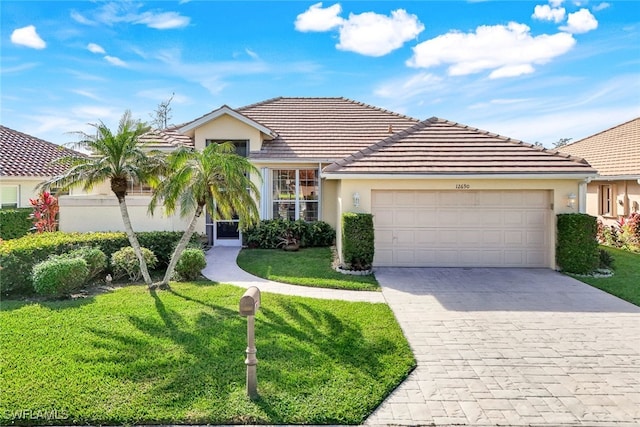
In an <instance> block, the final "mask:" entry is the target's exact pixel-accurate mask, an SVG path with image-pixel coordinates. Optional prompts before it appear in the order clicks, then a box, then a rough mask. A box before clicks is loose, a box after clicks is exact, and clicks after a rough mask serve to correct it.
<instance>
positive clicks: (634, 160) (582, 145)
mask: <svg viewBox="0 0 640 427" xmlns="http://www.w3.org/2000/svg"><path fill="white" fill-rule="evenodd" d="M559 150H560V151H562V152H563V153H568V154H572V155H576V156H580V157H584V158H585V159H587V161H588V162H589V163H590V164H591V165H592V166H593V167H594V168H595V169H596V170H597V171H598V173H599V174H600V175H603V176H607V175H609V176H614V175H640V117H638V118H635V119H633V120H630V121H628V122H625V123H622V124H620V125H617V126H614V127H612V128H610V129H607V130H605V131H602V132H599V133H597V134H595V135H592V136H589V137H587V138H584V139H581V140H580V141H576V142H574V143H571V144H569V145H565V146H564V147H561V148H559Z"/></svg>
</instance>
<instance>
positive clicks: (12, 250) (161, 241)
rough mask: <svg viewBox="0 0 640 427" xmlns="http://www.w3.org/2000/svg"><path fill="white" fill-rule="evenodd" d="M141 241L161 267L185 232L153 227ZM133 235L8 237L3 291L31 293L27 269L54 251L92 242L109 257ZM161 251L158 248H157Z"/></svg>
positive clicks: (1, 259)
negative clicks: (128, 236) (9, 238)
mask: <svg viewBox="0 0 640 427" xmlns="http://www.w3.org/2000/svg"><path fill="white" fill-rule="evenodd" d="M137 236H138V239H139V241H140V244H141V245H142V246H144V247H146V248H149V249H150V250H151V251H153V252H154V253H158V254H159V255H158V261H159V264H158V267H165V266H166V265H168V264H169V259H170V258H171V252H172V251H173V248H174V247H175V245H176V244H177V242H178V240H180V237H182V232H179V231H153V232H142V233H137ZM191 242H192V244H194V245H198V247H199V245H200V236H198V235H194V236H193V237H192V238H191ZM129 245H130V243H129V239H128V238H127V235H126V234H125V233H123V232H108V233H104V232H99V233H64V232H61V231H58V232H54V233H39V234H28V235H26V236H23V237H21V238H19V239H13V240H7V241H4V242H2V244H0V267H2V269H0V293H2V294H8V293H10V294H21V295H29V294H31V293H33V285H32V280H31V276H30V275H29V274H24V273H23V272H25V271H27V272H29V271H31V270H32V269H33V266H34V265H35V264H37V263H39V262H41V261H44V260H46V259H47V258H48V257H49V256H50V255H61V254H64V253H66V252H70V251H72V250H74V249H78V248H80V247H82V246H91V247H96V248H98V249H100V250H101V251H102V252H104V253H105V255H106V256H107V259H110V258H111V254H113V253H114V252H116V251H118V250H119V249H121V248H123V247H125V246H129ZM156 251H157V252H156Z"/></svg>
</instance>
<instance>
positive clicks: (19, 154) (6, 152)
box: [0, 125, 84, 177]
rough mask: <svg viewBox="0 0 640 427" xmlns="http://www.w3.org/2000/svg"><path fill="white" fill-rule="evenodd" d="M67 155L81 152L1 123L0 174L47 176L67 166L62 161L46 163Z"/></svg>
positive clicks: (62, 170)
mask: <svg viewBox="0 0 640 427" xmlns="http://www.w3.org/2000/svg"><path fill="white" fill-rule="evenodd" d="M69 155H72V156H83V155H84V154H82V153H79V152H77V151H74V150H70V149H68V148H64V147H62V146H60V145H57V144H54V143H52V142H48V141H45V140H42V139H40V138H36V137H34V136H31V135H27V134H26V133H22V132H18V131H16V130H13V129H10V128H8V127H6V126H2V125H0V176H34V177H48V176H53V175H57V174H61V173H63V172H64V171H65V170H66V169H67V167H66V166H65V165H50V164H49V163H50V162H51V161H52V160H54V159H57V158H59V157H63V156H69Z"/></svg>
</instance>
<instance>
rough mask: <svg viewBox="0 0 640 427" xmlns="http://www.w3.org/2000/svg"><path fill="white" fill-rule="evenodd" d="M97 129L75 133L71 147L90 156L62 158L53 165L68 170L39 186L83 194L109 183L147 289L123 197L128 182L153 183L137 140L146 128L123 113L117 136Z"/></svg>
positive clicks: (148, 278)
mask: <svg viewBox="0 0 640 427" xmlns="http://www.w3.org/2000/svg"><path fill="white" fill-rule="evenodd" d="M91 126H93V127H94V128H95V129H96V133H95V135H89V134H87V133H85V132H81V131H80V132H74V133H75V134H77V135H79V136H80V141H78V142H77V143H75V144H73V145H74V148H76V149H83V150H86V151H89V152H90V153H91V155H90V156H87V157H72V156H65V157H61V158H60V159H58V160H57V161H56V162H57V163H58V162H59V163H63V164H68V165H69V166H70V167H69V169H67V171H66V172H65V173H64V174H62V175H58V176H55V177H53V178H51V179H50V180H48V181H46V182H44V183H42V184H41V185H40V186H41V187H42V188H44V189H49V188H53V187H55V188H59V189H62V190H68V189H69V188H71V187H75V186H82V189H83V190H84V191H89V190H91V189H92V188H93V187H94V186H95V185H96V184H100V183H103V182H105V181H107V180H108V181H109V182H110V184H111V191H113V193H114V194H115V195H116V197H117V198H118V205H119V206H120V213H121V215H122V220H123V222H124V229H125V231H126V233H127V237H128V238H129V243H130V244H131V246H132V247H133V249H134V251H135V253H136V256H137V257H138V261H139V262H140V271H141V272H142V277H143V278H144V281H145V283H146V284H147V286H149V287H151V286H152V281H151V276H149V269H148V268H147V263H146V262H145V260H144V257H143V256H142V251H141V249H140V243H139V242H138V238H137V237H136V234H135V232H134V231H133V227H132V225H131V219H130V218H129V211H128V210H127V204H126V201H125V197H126V195H127V188H128V182H129V181H130V180H137V181H139V182H151V181H154V174H153V172H154V171H153V167H152V163H153V162H152V161H150V159H152V158H153V156H150V155H149V153H145V152H144V151H143V150H142V146H141V145H140V144H139V143H138V137H139V136H140V135H142V134H144V133H145V132H147V131H148V130H149V127H148V126H146V125H145V124H144V123H142V122H140V121H139V120H134V119H132V118H131V112H130V111H129V110H127V111H125V112H124V114H123V115H122V118H121V119H120V123H119V125H118V131H117V133H115V134H114V133H113V132H112V131H111V130H110V129H109V128H108V127H107V126H106V125H105V124H104V123H103V122H102V121H100V122H99V123H97V124H91Z"/></svg>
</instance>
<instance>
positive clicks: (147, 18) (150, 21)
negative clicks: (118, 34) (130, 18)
mask: <svg viewBox="0 0 640 427" xmlns="http://www.w3.org/2000/svg"><path fill="white" fill-rule="evenodd" d="M190 22H191V18H188V17H186V16H182V15H180V14H179V13H177V12H162V13H157V14H154V13H152V12H144V13H143V14H142V15H140V17H138V19H136V20H135V23H136V24H145V25H146V26H147V27H149V28H155V29H156V30H170V29H173V28H183V27H186V26H187V25H189V23H190Z"/></svg>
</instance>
